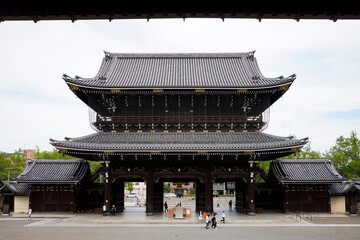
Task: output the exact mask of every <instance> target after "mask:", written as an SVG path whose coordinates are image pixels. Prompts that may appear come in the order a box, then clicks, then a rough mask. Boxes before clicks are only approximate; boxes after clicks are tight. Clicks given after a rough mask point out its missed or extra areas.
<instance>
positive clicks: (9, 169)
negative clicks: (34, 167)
mask: <svg viewBox="0 0 360 240" xmlns="http://www.w3.org/2000/svg"><path fill="white" fill-rule="evenodd" d="M7 170H8V182H9V181H10V171H11V168H8V169H7Z"/></svg>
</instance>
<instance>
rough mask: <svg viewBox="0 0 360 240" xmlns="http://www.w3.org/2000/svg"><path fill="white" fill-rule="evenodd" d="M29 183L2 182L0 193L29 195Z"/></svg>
mask: <svg viewBox="0 0 360 240" xmlns="http://www.w3.org/2000/svg"><path fill="white" fill-rule="evenodd" d="M29 191H30V185H28V184H25V183H19V184H18V183H16V182H14V181H10V182H4V183H3V185H2V186H1V187H0V193H1V194H4V193H8V194H13V195H15V196H27V195H29Z"/></svg>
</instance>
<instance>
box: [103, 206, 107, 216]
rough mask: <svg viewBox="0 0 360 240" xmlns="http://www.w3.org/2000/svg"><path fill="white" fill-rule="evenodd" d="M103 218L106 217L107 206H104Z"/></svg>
mask: <svg viewBox="0 0 360 240" xmlns="http://www.w3.org/2000/svg"><path fill="white" fill-rule="evenodd" d="M103 217H106V206H105V204H104V206H103Z"/></svg>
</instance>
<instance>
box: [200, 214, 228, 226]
mask: <svg viewBox="0 0 360 240" xmlns="http://www.w3.org/2000/svg"><path fill="white" fill-rule="evenodd" d="M216 216H217V213H213V214H211V213H209V214H208V213H206V212H203V213H202V212H201V211H200V213H199V223H203V221H204V220H205V228H206V229H217V219H216ZM220 221H221V222H223V223H225V211H223V213H222V215H221V220H220Z"/></svg>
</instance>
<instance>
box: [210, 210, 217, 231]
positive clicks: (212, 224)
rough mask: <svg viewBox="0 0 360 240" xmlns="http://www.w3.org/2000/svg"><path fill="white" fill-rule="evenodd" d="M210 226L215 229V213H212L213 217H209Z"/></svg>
mask: <svg viewBox="0 0 360 240" xmlns="http://www.w3.org/2000/svg"><path fill="white" fill-rule="evenodd" d="M211 228H212V229H217V222H216V213H214V215H213V217H212V218H211Z"/></svg>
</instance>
